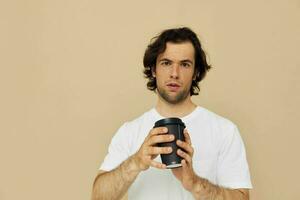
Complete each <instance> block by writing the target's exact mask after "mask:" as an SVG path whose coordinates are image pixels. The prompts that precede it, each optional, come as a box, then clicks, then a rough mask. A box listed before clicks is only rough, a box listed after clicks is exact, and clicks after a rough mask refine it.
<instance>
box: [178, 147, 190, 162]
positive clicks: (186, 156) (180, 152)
mask: <svg viewBox="0 0 300 200" xmlns="http://www.w3.org/2000/svg"><path fill="white" fill-rule="evenodd" d="M177 155H179V156H180V157H182V158H183V159H185V160H186V161H187V162H188V163H189V164H191V163H192V157H191V156H190V155H189V154H187V153H185V152H184V151H182V150H181V149H178V150H177Z"/></svg>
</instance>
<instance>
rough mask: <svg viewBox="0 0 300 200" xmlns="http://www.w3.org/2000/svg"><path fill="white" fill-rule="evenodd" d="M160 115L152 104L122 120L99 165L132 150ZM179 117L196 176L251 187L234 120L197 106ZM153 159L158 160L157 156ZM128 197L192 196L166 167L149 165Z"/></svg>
mask: <svg viewBox="0 0 300 200" xmlns="http://www.w3.org/2000/svg"><path fill="white" fill-rule="evenodd" d="M163 118H164V117H163V116H161V115H160V114H159V113H158V112H157V111H156V109H155V108H153V109H151V110H150V111H148V112H146V113H144V114H143V115H142V116H140V117H138V118H137V119H135V120H133V121H131V122H126V123H124V124H123V125H122V126H121V127H120V129H119V130H118V131H117V133H116V134H115V136H114V137H113V139H112V141H111V144H110V145H109V149H108V154H107V155H106V157H105V159H104V161H103V163H102V165H101V167H100V169H101V170H104V171H110V170H112V169H114V168H116V167H118V166H119V165H120V164H121V163H122V162H123V161H124V160H126V159H127V158H128V157H129V156H131V155H133V154H134V153H136V152H137V151H138V149H139V148H140V146H141V145H142V143H143V142H144V139H145V137H146V136H147V135H148V134H149V131H150V130H151V129H152V128H153V126H154V123H155V122H156V121H157V120H160V119H163ZM181 120H182V121H183V122H184V123H185V125H186V128H187V130H188V132H189V134H190V137H191V141H192V145H193V147H194V156H193V168H194V171H195V173H196V174H197V175H198V176H200V177H203V178H206V179H208V180H209V181H210V182H211V183H213V184H216V185H219V186H223V187H226V188H232V189H233V188H252V184H251V180H250V174H249V168H248V163H247V159H246V153H245V148H244V144H243V141H242V139H241V137H240V134H239V131H238V128H237V127H236V125H235V124H233V123H232V122H231V121H229V120H228V119H225V118H223V117H221V116H219V115H217V114H215V113H213V112H211V111H209V110H207V109H205V108H203V107H199V106H198V107H197V108H196V109H195V110H194V111H193V112H192V113H190V114H189V115H187V116H185V117H183V118H181ZM155 160H157V161H159V162H161V158H160V156H157V157H156V159H155ZM116 184H117V183H116ZM128 197H129V199H130V200H148V199H149V200H153V199H155V200H168V199H169V200H177V199H178V200H192V199H193V197H192V194H191V193H190V192H188V191H187V190H185V189H184V188H183V187H182V185H181V183H180V181H178V180H177V179H176V178H175V176H174V175H173V174H172V171H171V170H170V169H165V170H161V169H156V168H153V167H150V168H149V169H148V170H146V171H143V172H141V173H140V174H139V175H138V177H137V178H136V180H135V181H134V183H133V184H132V185H131V186H130V188H129V191H128Z"/></svg>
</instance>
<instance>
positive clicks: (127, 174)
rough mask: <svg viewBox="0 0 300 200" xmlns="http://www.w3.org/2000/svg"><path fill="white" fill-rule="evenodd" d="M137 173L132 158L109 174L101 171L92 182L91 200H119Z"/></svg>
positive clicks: (137, 170)
mask: <svg viewBox="0 0 300 200" xmlns="http://www.w3.org/2000/svg"><path fill="white" fill-rule="evenodd" d="M139 172H140V170H139V169H138V167H137V165H136V163H135V160H134V157H129V159H127V160H126V161H124V162H123V163H122V164H121V165H120V166H119V167H117V168H116V169H114V170H112V171H110V172H105V171H101V172H100V173H99V174H98V176H97V177H96V179H95V181H94V185H93V194H92V200H100V199H101V200H106V199H109V200H111V199H121V198H122V197H123V196H124V194H125V193H126V192H127V190H128V188H129V186H130V185H131V184H132V183H133V181H134V180H135V179H136V177H137V175H138V174H139Z"/></svg>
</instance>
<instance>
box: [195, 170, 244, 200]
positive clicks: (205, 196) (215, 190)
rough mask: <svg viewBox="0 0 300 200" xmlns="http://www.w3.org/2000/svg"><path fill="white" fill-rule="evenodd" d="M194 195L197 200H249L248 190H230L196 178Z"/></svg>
mask: <svg viewBox="0 0 300 200" xmlns="http://www.w3.org/2000/svg"><path fill="white" fill-rule="evenodd" d="M194 182H195V183H194V187H193V191H192V194H193V196H194V198H195V199H196V200H249V192H248V190H247V189H228V188H223V187H220V186H217V185H214V184H212V183H210V182H209V181H208V180H206V179H203V178H201V177H198V176H197V177H196V178H195V181H194Z"/></svg>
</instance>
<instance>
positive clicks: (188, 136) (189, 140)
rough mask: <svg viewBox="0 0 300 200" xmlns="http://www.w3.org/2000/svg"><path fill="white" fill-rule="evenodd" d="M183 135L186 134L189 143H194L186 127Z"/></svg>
mask: <svg viewBox="0 0 300 200" xmlns="http://www.w3.org/2000/svg"><path fill="white" fill-rule="evenodd" d="M183 135H184V140H185V141H186V142H187V143H189V144H190V145H192V141H191V137H190V135H189V133H188V130H187V129H186V128H185V129H184V131H183Z"/></svg>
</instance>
